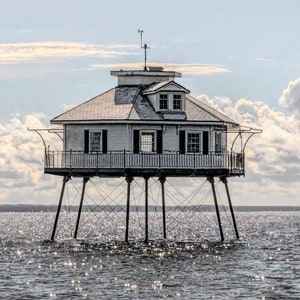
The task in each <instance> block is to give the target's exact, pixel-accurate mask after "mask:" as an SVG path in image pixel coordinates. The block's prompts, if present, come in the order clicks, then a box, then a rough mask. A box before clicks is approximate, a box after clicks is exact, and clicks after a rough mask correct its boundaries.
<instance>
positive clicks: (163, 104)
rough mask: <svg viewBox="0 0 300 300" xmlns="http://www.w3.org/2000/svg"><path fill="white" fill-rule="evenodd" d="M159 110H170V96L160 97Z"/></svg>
mask: <svg viewBox="0 0 300 300" xmlns="http://www.w3.org/2000/svg"><path fill="white" fill-rule="evenodd" d="M159 109H168V95H166V94H162V95H159Z"/></svg>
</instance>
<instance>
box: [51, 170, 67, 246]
mask: <svg viewBox="0 0 300 300" xmlns="http://www.w3.org/2000/svg"><path fill="white" fill-rule="evenodd" d="M69 179H70V178H69V177H68V176H64V178H63V184H62V188H61V192H60V197H59V202H58V206H57V211H56V216H55V221H54V225H53V229H52V235H51V241H54V238H55V233H56V227H57V223H58V219H59V214H60V210H61V204H62V200H63V197H64V192H65V187H66V183H67V182H68V181H69Z"/></svg>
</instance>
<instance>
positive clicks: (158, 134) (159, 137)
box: [156, 130, 163, 154]
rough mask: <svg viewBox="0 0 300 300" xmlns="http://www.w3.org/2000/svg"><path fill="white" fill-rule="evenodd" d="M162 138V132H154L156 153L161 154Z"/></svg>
mask: <svg viewBox="0 0 300 300" xmlns="http://www.w3.org/2000/svg"><path fill="white" fill-rule="evenodd" d="M162 139H163V136H162V130H157V132H156V152H157V153H158V154H161V153H162V152H163V140H162Z"/></svg>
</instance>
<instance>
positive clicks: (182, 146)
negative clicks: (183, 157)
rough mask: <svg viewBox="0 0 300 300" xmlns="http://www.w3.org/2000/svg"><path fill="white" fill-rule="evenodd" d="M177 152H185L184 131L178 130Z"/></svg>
mask: <svg viewBox="0 0 300 300" xmlns="http://www.w3.org/2000/svg"><path fill="white" fill-rule="evenodd" d="M179 153H181V154H185V131H184V130H180V132H179Z"/></svg>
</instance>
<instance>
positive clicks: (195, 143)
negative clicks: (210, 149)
mask: <svg viewBox="0 0 300 300" xmlns="http://www.w3.org/2000/svg"><path fill="white" fill-rule="evenodd" d="M200 150H201V133H200V132H188V134H187V152H188V153H199V152H200Z"/></svg>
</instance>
